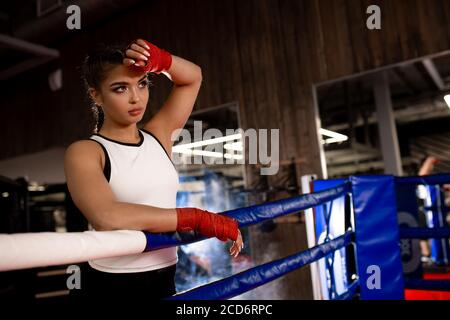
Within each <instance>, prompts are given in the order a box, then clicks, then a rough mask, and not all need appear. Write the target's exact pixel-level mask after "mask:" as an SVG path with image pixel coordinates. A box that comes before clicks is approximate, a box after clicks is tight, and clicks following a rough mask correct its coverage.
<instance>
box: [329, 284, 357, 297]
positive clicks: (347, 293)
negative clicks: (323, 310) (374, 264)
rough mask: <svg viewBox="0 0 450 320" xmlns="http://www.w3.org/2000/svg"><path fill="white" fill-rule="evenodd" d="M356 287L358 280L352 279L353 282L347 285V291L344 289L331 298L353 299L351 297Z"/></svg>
mask: <svg viewBox="0 0 450 320" xmlns="http://www.w3.org/2000/svg"><path fill="white" fill-rule="evenodd" d="M358 289H359V281H358V280H356V281H353V283H352V284H351V285H349V286H348V288H347V291H345V292H344V293H343V294H341V295H339V296H337V297H336V298H334V299H333V300H350V299H353V297H354V296H355V294H356V292H357V291H358Z"/></svg>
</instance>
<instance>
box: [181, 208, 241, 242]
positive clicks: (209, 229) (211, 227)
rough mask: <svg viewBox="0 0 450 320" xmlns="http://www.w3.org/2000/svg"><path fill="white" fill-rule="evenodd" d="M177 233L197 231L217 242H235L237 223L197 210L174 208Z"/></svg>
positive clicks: (221, 216)
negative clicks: (216, 239)
mask: <svg viewBox="0 0 450 320" xmlns="http://www.w3.org/2000/svg"><path fill="white" fill-rule="evenodd" d="M176 211H177V219H178V222H177V231H180V232H183V231H191V230H194V231H198V232H199V233H201V234H202V235H204V236H207V237H216V238H218V239H219V240H222V241H226V240H228V239H231V240H234V241H236V240H237V237H238V222H237V221H236V220H234V219H232V218H229V217H226V216H223V215H220V214H214V213H211V212H209V211H206V210H201V209H197V208H176Z"/></svg>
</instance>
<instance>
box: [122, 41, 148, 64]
mask: <svg viewBox="0 0 450 320" xmlns="http://www.w3.org/2000/svg"><path fill="white" fill-rule="evenodd" d="M149 49H150V47H149V46H148V45H147V44H146V43H145V41H144V40H142V39H137V40H135V41H133V42H132V43H131V44H130V45H129V46H128V47H127V48H126V49H125V56H126V58H124V59H123V63H124V64H125V65H126V66H131V65H135V66H137V67H143V66H145V65H146V64H147V61H148V59H149V57H150V53H149V52H148V51H147V50H149Z"/></svg>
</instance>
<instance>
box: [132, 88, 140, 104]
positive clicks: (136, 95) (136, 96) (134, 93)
mask: <svg viewBox="0 0 450 320" xmlns="http://www.w3.org/2000/svg"><path fill="white" fill-rule="evenodd" d="M139 100H140V98H139V93H138V91H137V90H136V89H135V88H133V89H131V95H130V102H131V103H136V102H138V101H139Z"/></svg>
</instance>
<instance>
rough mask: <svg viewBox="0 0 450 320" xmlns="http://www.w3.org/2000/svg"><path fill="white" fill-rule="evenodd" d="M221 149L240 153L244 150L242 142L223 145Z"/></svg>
mask: <svg viewBox="0 0 450 320" xmlns="http://www.w3.org/2000/svg"><path fill="white" fill-rule="evenodd" d="M223 148H224V149H226V150H235V151H242V150H243V149H244V146H243V144H242V142H233V143H225V144H224V145H223Z"/></svg>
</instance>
